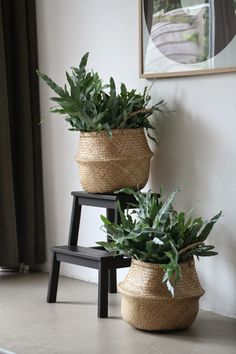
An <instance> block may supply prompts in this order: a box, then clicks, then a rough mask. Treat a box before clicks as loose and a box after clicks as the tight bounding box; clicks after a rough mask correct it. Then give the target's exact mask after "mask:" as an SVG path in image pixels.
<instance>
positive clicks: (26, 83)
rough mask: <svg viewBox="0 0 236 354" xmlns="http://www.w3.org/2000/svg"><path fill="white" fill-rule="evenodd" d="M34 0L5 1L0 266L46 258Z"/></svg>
mask: <svg viewBox="0 0 236 354" xmlns="http://www.w3.org/2000/svg"><path fill="white" fill-rule="evenodd" d="M36 68H37V36H36V16H35V1H34V0H0V266H6V267H17V266H18V265H19V263H25V264H28V265H35V264H40V263H43V262H44V260H45V235H44V214H43V194H42V167H41V140H40V125H39V121H40V116H39V93H38V80H37V77H36V75H35V69H36Z"/></svg>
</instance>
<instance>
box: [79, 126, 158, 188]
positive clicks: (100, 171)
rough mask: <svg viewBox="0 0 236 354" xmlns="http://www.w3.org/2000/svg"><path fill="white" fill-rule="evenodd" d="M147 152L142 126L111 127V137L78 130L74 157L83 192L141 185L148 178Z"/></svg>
mask: <svg viewBox="0 0 236 354" xmlns="http://www.w3.org/2000/svg"><path fill="white" fill-rule="evenodd" d="M152 155H153V153H152V152H151V150H150V148H149V146H148V143H147V139H146V136H145V134H144V130H143V129H141V128H140V129H114V130H113V131H112V137H109V136H108V135H107V133H106V132H105V131H102V132H101V133H97V132H91V133H83V132H81V133H80V141H79V149H78V154H77V156H76V160H77V162H78V163H79V169H80V183H81V185H82V187H83V189H84V190H85V191H86V192H90V193H109V192H113V191H115V190H119V189H121V188H124V187H130V188H134V189H137V188H143V187H144V186H145V184H146V183H147V181H148V177H149V168H150V159H151V157H152Z"/></svg>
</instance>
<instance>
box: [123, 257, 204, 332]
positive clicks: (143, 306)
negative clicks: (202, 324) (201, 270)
mask: <svg viewBox="0 0 236 354" xmlns="http://www.w3.org/2000/svg"><path fill="white" fill-rule="evenodd" d="M181 273H182V278H181V280H180V281H179V282H178V283H177V284H176V286H175V296H174V297H173V298H172V297H171V294H170V292H169V291H168V290H167V287H166V285H165V284H163V282H162V278H163V274H164V273H163V270H162V269H161V268H160V266H159V265H158V264H153V263H147V262H141V261H137V260H132V264H131V268H130V270H129V273H128V274H127V276H126V278H125V280H124V281H123V282H121V283H120V284H119V290H120V292H121V294H122V300H121V315H122V317H123V319H124V320H125V321H126V322H128V323H129V324H130V325H132V326H133V327H136V328H139V329H144V330H149V331H157V330H174V329H183V328H186V327H188V326H190V325H191V324H192V323H193V322H194V320H195V318H196V316H197V314H198V309H199V305H198V303H199V298H200V297H201V296H202V295H203V294H204V290H203V289H202V287H201V284H200V282H199V280H198V276H197V273H196V270H195V265H194V261H191V262H188V263H182V264H181Z"/></svg>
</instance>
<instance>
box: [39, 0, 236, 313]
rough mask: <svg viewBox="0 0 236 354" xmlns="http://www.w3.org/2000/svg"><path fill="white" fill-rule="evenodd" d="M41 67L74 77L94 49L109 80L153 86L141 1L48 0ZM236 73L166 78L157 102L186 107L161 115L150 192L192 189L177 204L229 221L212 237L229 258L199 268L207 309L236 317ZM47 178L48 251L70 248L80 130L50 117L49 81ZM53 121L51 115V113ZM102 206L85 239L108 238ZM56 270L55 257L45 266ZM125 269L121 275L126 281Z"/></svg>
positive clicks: (45, 93) (65, 270) (92, 214)
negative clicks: (142, 52) (143, 51)
mask: <svg viewBox="0 0 236 354" xmlns="http://www.w3.org/2000/svg"><path fill="white" fill-rule="evenodd" d="M37 18H38V36H39V38H38V45H39V67H40V70H41V71H43V72H45V73H47V74H48V75H49V76H51V77H52V78H54V79H55V81H57V82H60V83H64V82H65V76H64V71H65V70H67V69H68V68H69V67H71V66H76V65H78V63H79V61H80V58H81V56H82V55H83V54H84V53H85V52H86V51H89V52H90V60H89V67H92V68H93V69H94V70H96V71H98V72H99V74H100V75H101V76H102V77H103V78H104V80H108V78H109V76H110V75H111V76H113V77H114V78H115V80H116V81H117V82H121V81H124V82H126V83H127V85H128V87H130V88H138V89H142V88H143V87H144V85H147V84H149V82H147V81H145V80H140V79H139V78H138V9H137V0H129V1H127V0H100V1H97V0H86V1H85V0H38V1H37ZM235 85H236V74H233V73H232V74H225V75H223V74H221V75H214V76H202V77H189V78H178V79H176V78H175V79H162V80H158V81H157V82H156V83H155V85H154V87H153V90H152V92H153V100H154V101H155V100H157V99H158V98H164V99H165V100H166V101H167V102H168V105H169V107H170V108H173V109H175V110H176V112H175V113H174V114H169V115H167V116H166V117H165V118H161V119H160V120H159V123H158V128H159V132H160V137H161V144H160V147H159V148H158V149H156V148H155V147H154V149H155V150H156V154H155V156H154V158H153V161H152V166H151V176H150V181H149V184H148V186H147V188H152V189H153V190H158V188H159V185H160V184H162V185H163V186H164V187H165V190H166V191H167V192H169V191H171V190H172V189H173V188H175V187H176V186H180V187H181V188H182V191H181V194H180V195H179V197H178V199H177V203H176V205H177V206H179V207H184V208H186V209H189V208H191V207H192V206H194V207H195V214H196V215H202V216H203V217H205V218H209V217H211V216H213V215H214V214H216V213H217V212H218V211H219V210H221V209H222V210H223V212H224V217H223V218H222V219H221V220H220V222H218V225H217V226H216V227H215V229H214V232H213V233H212V235H211V238H210V239H211V241H212V243H214V244H215V245H216V248H217V250H218V251H219V255H218V256H217V257H214V258H206V259H202V260H201V261H200V263H199V264H197V267H198V269H199V277H200V279H201V282H202V284H203V287H204V288H205V290H206V295H205V296H204V297H203V299H202V301H201V306H202V307H203V308H207V309H211V310H213V311H215V312H218V313H222V314H225V315H232V316H236V301H235V298H236V277H235V268H236V257H235V254H236V234H235V226H236V218H235V210H236V185H235V181H236V140H235V133H236V100H235V97H234V95H235V94H234V90H235ZM40 94H41V114H42V119H44V122H43V124H42V146H43V177H44V198H45V214H46V233H47V248H48V249H49V247H50V246H51V245H59V244H65V243H66V241H67V236H68V228H69V221H70V210H71V201H72V200H71V196H70V192H71V191H72V190H80V189H81V186H80V183H79V177H78V167H77V165H76V162H75V161H74V156H75V154H76V149H77V144H78V139H79V134H77V133H71V132H69V131H68V130H67V129H66V128H67V126H66V124H65V122H64V121H63V119H61V118H57V117H52V118H51V114H50V113H48V109H49V107H50V105H51V102H50V100H49V98H50V97H51V95H52V92H50V90H49V89H48V88H47V86H46V85H45V84H44V83H41V84H40ZM48 117H50V118H49V119H48ZM101 212H102V209H101V210H96V209H93V208H87V209H86V210H84V213H83V216H82V225H81V230H80V231H81V232H80V244H81V245H92V244H94V243H95V241H96V240H98V239H102V238H104V235H103V233H102V232H101V231H99V227H100V221H99V215H100V214H101ZM47 269H48V263H47V264H46V265H45V267H44V270H47ZM62 274H65V275H68V276H73V277H78V278H80V279H85V280H90V281H96V280H97V274H96V271H94V270H89V269H86V268H82V267H74V266H71V265H63V267H62ZM123 276H124V272H123V273H122V272H120V278H122V277H123Z"/></svg>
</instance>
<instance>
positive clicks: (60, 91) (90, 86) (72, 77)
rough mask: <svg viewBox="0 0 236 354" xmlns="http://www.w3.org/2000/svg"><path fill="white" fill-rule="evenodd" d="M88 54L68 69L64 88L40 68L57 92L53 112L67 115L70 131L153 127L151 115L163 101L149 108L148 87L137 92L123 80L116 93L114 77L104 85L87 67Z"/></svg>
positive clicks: (160, 109) (44, 77) (96, 74)
mask: <svg viewBox="0 0 236 354" xmlns="http://www.w3.org/2000/svg"><path fill="white" fill-rule="evenodd" d="M88 55H89V53H86V54H85V55H84V56H83V57H82V59H81V62H80V64H79V67H78V68H76V67H72V68H71V69H72V71H71V73H68V72H66V78H67V84H65V86H64V87H60V86H59V85H57V84H56V83H55V82H54V81H53V80H52V79H50V78H49V77H48V76H47V75H45V74H43V73H41V72H40V71H37V74H38V75H39V77H40V78H41V79H43V80H44V81H45V82H46V84H47V85H48V86H49V87H50V88H51V89H52V90H53V91H54V92H55V93H56V94H57V96H56V97H51V100H52V101H54V102H56V104H57V106H56V107H52V108H51V112H53V113H57V114H61V115H63V116H65V119H66V121H67V122H69V124H70V130H75V131H81V132H94V131H96V132H100V131H103V130H105V131H106V132H107V133H108V134H109V135H112V130H113V129H135V128H145V129H147V130H148V129H154V128H153V126H152V124H151V123H150V121H149V116H150V115H151V114H152V113H153V112H154V111H162V106H163V104H164V101H163V100H160V101H159V102H157V103H156V104H155V105H153V106H151V107H149V108H148V104H149V103H150V100H151V96H150V94H149V90H148V88H147V87H145V89H144V91H143V92H142V93H138V92H137V91H136V90H135V89H133V90H128V89H127V87H126V85H125V84H124V83H122V84H121V85H120V90H119V92H117V90H116V85H115V82H114V79H113V78H112V77H111V78H110V82H109V84H105V85H104V84H103V82H102V80H101V78H100V77H99V75H98V73H97V72H93V71H88V70H87V69H86V66H87V61H88ZM151 138H152V137H151ZM154 140H155V139H154Z"/></svg>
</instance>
